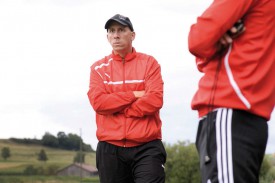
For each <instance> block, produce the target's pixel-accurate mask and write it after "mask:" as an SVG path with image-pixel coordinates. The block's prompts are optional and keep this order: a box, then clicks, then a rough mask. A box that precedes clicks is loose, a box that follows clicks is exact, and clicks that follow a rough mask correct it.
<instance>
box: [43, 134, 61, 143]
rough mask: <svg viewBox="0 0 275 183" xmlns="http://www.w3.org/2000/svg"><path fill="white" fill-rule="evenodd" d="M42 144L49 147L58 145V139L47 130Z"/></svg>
mask: <svg viewBox="0 0 275 183" xmlns="http://www.w3.org/2000/svg"><path fill="white" fill-rule="evenodd" d="M42 145H45V146H49V147H58V139H57V138H56V137H55V136H53V135H52V134H50V133H49V132H46V133H45V135H44V136H43V137H42Z"/></svg>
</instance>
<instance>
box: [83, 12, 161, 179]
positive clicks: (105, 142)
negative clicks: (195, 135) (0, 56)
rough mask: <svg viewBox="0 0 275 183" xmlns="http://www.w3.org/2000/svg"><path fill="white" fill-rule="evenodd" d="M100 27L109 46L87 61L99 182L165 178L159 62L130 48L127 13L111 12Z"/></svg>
mask: <svg viewBox="0 0 275 183" xmlns="http://www.w3.org/2000/svg"><path fill="white" fill-rule="evenodd" d="M105 29H107V39H108V41H109V43H110V44H111V46H112V48H113V51H112V53H111V54H110V55H108V56H105V57H104V58H102V59H101V60H99V61H97V62H95V63H94V64H93V65H92V66H91V75H90V87H89V91H88V97H89V100H90V103H91V105H92V107H93V109H94V110H95V112H96V124H97V132H96V134H97V138H98V140H99V142H98V145H97V150H96V164H97V168H98V171H99V177H100V182H102V183H133V182H136V183H144V182H146V183H162V182H165V173H164V164H165V161H166V151H165V149H164V146H163V144H162V141H161V139H162V134H161V126H162V123H161V119H160V114H159V112H160V109H161V108H162V105H163V80H162V76H161V68H160V65H159V64H158V62H157V61H156V60H155V58H154V57H152V56H150V55H146V54H144V53H139V52H136V50H135V49H134V48H133V47H132V41H133V40H134V39H135V35H136V34H135V32H134V29H133V25H132V23H131V21H130V19H129V18H128V17H125V16H123V15H119V14H116V15H114V16H113V17H111V18H110V19H109V20H108V21H107V22H106V24H105Z"/></svg>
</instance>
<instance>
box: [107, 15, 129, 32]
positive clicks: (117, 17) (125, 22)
mask: <svg viewBox="0 0 275 183" xmlns="http://www.w3.org/2000/svg"><path fill="white" fill-rule="evenodd" d="M112 21H116V22H118V23H120V24H122V25H124V26H127V27H129V28H130V29H131V31H134V28H133V25H132V22H131V21H130V19H129V18H128V17H125V16H123V15H120V14H116V15H114V16H113V17H111V18H110V19H109V20H108V21H107V22H106V24H105V29H108V28H109V26H110V23H111V22H112Z"/></svg>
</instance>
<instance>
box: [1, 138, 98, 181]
mask: <svg viewBox="0 0 275 183" xmlns="http://www.w3.org/2000/svg"><path fill="white" fill-rule="evenodd" d="M3 147H8V148H9V149H10V154H11V157H9V158H8V159H7V160H4V159H3V158H2V156H1V157H0V183H63V182H64V183H65V182H66V183H77V182H80V179H79V177H74V178H73V177H69V178H68V177H55V176H23V172H24V170H25V169H26V168H27V167H28V166H29V165H32V166H33V167H40V168H42V169H45V170H47V169H49V168H50V167H55V169H62V168H64V167H66V166H68V165H70V164H72V163H73V159H74V156H75V155H76V153H77V152H75V151H66V150H61V149H54V148H48V147H44V146H41V145H25V144H18V143H15V142H12V141H10V140H6V139H0V150H2V148H3ZM41 149H44V151H45V152H46V155H47V157H48V160H47V161H46V162H41V161H38V160H37V158H38V153H39V152H40V151H41ZM85 163H86V164H89V165H92V166H95V153H91V152H90V153H85ZM93 179H94V180H91V179H88V180H87V181H88V182H91V181H92V182H97V181H98V178H97V177H96V178H93ZM83 181H84V179H83V180H82V182H83Z"/></svg>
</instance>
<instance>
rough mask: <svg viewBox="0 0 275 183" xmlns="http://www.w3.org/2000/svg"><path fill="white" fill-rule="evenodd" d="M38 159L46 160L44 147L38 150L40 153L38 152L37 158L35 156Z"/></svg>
mask: <svg viewBox="0 0 275 183" xmlns="http://www.w3.org/2000/svg"><path fill="white" fill-rule="evenodd" d="M37 159H38V160H39V161H45V162H46V161H47V160H48V157H47V154H46V152H45V150H44V149H41V150H40V153H39V154H38V158H37Z"/></svg>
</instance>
